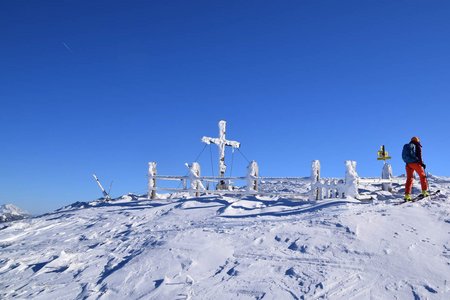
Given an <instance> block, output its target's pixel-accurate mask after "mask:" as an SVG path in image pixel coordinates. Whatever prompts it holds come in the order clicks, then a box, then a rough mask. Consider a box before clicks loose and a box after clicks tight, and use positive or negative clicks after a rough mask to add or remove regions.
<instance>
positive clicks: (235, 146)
mask: <svg viewBox="0 0 450 300" xmlns="http://www.w3.org/2000/svg"><path fill="white" fill-rule="evenodd" d="M225 145H226V146H231V147H233V148H239V147H240V146H241V143H239V142H236V141H225Z"/></svg>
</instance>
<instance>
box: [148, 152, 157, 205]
mask: <svg viewBox="0 0 450 300" xmlns="http://www.w3.org/2000/svg"><path fill="white" fill-rule="evenodd" d="M147 198H148V199H155V198H156V162H154V161H151V162H149V163H148V193H147Z"/></svg>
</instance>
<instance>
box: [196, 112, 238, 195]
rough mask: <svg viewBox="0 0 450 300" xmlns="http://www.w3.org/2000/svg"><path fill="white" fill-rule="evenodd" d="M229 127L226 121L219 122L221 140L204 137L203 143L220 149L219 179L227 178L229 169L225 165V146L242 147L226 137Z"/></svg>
mask: <svg viewBox="0 0 450 300" xmlns="http://www.w3.org/2000/svg"><path fill="white" fill-rule="evenodd" d="M226 127H227V122H226V121H223V120H222V121H220V122H219V138H210V137H206V136H204V137H202V142H203V143H206V144H208V145H209V144H211V143H213V144H216V145H217V147H219V177H225V171H226V169H227V166H226V164H225V146H230V147H233V148H239V146H240V145H241V144H240V143H239V142H236V141H229V140H227V139H226V137H225V131H226ZM224 184H225V183H224V182H223V181H222V182H221V183H220V186H223V185H224Z"/></svg>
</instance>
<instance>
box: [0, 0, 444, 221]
mask: <svg viewBox="0 0 450 300" xmlns="http://www.w3.org/2000/svg"><path fill="white" fill-rule="evenodd" d="M449 15H450V3H449V2H448V1H337V0H336V1H2V2H1V4H0V28H1V29H0V32H1V36H2V41H1V47H0V105H1V106H0V138H1V147H0V203H14V204H16V205H18V206H19V207H21V208H24V209H27V210H28V211H30V212H32V213H43V212H46V211H49V210H52V209H55V208H58V207H60V206H62V205H65V204H69V203H72V202H75V201H88V200H92V199H94V198H97V197H99V196H100V193H99V191H98V188H97V187H96V185H95V182H94V181H93V179H92V177H91V174H92V173H93V172H96V173H97V175H98V176H99V177H100V179H101V180H102V181H103V182H104V184H105V185H108V184H109V182H110V181H114V185H113V189H112V194H113V195H115V196H118V195H121V194H125V193H127V192H135V193H145V191H146V172H147V162H148V161H157V162H158V171H159V173H160V174H170V175H176V174H184V173H185V167H184V166H183V164H184V163H185V162H191V161H192V160H194V159H195V157H196V156H197V154H198V153H199V152H200V151H201V150H202V149H203V145H202V144H201V142H200V138H201V137H202V136H203V135H208V136H215V135H217V131H218V129H217V122H218V121H219V120H221V119H225V120H227V121H228V132H227V134H228V136H229V138H231V139H235V140H238V141H240V142H241V143H242V152H243V153H244V154H245V155H246V156H247V157H248V158H249V159H255V160H257V161H258V163H259V165H260V170H261V171H260V172H261V175H265V176H307V175H309V172H310V169H309V168H310V164H311V160H313V159H319V160H321V162H322V174H323V176H342V175H343V174H344V160H347V159H352V160H356V161H357V162H358V167H357V171H358V172H359V174H360V175H361V176H378V175H379V174H380V172H381V167H382V163H381V162H379V161H377V160H376V151H377V150H378V147H379V146H380V145H381V144H385V145H386V147H387V150H388V151H390V153H391V154H392V156H393V160H392V165H393V169H394V173H395V174H397V175H398V174H401V173H403V168H404V166H403V162H402V161H401V158H400V152H401V148H402V145H403V144H404V143H406V142H407V141H408V140H409V139H410V138H411V136H413V135H418V136H419V137H421V139H422V141H423V145H424V149H423V150H424V159H425V162H426V163H427V166H428V168H427V170H428V171H430V172H431V173H434V174H438V175H450V172H449V170H450V160H448V159H447V157H448V151H447V149H449V147H450V142H449V139H448V132H449V129H450V126H449V122H448V112H449V106H450V105H449V101H448V100H449V96H450V85H449V82H450V56H449V53H450V39H449V36H450V18H449ZM213 150H214V151H215V152H213V154H216V153H217V151H216V150H215V149H213ZM228 158H231V154H230V153H228ZM209 161H210V152H209V148H208V149H207V150H205V152H204V153H203V155H202V156H201V158H200V162H201V163H202V167H203V173H204V174H205V175H210V174H211V165H210V163H209ZM214 162H215V161H214ZM230 164H231V162H228V165H230ZM246 165H247V161H246V160H245V159H244V158H243V157H242V156H240V155H239V153H236V154H235V158H234V163H233V173H234V175H237V174H243V173H244V172H245V171H244V169H245V167H246ZM214 169H215V172H217V166H216V165H214Z"/></svg>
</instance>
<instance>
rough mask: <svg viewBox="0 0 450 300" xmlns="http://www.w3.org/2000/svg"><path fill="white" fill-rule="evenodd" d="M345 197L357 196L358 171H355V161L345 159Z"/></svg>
mask: <svg viewBox="0 0 450 300" xmlns="http://www.w3.org/2000/svg"><path fill="white" fill-rule="evenodd" d="M345 168H346V171H345V188H344V193H345V197H352V198H356V197H358V195H359V194H358V173H356V161H353V160H347V161H345Z"/></svg>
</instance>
